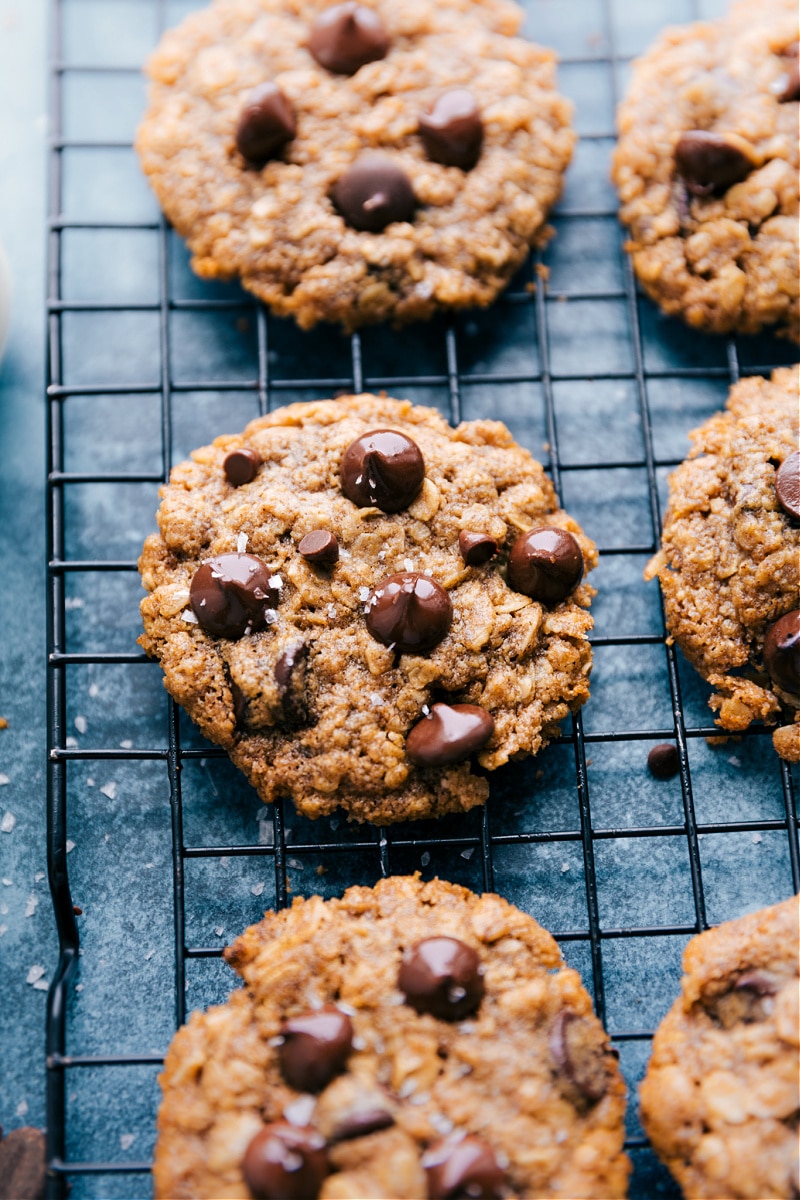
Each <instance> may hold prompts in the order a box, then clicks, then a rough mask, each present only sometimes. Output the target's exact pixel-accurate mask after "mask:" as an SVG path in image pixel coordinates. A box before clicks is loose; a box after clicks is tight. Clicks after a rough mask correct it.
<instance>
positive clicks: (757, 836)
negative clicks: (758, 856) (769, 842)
mask: <svg viewBox="0 0 800 1200" xmlns="http://www.w3.org/2000/svg"><path fill="white" fill-rule="evenodd" d="M763 840H764V839H763V838H762V836H761V834H760V833H754V834H753V841H754V842H755V844H756V846H757V845H758V843H759V842H763Z"/></svg>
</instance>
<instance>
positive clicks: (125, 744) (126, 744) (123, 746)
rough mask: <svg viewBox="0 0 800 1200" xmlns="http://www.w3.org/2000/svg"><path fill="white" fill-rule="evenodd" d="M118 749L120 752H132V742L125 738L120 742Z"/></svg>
mask: <svg viewBox="0 0 800 1200" xmlns="http://www.w3.org/2000/svg"><path fill="white" fill-rule="evenodd" d="M119 748H120V750H132V749H133V742H132V741H131V740H130V738H125V739H124V740H123V741H121V742H120V744H119Z"/></svg>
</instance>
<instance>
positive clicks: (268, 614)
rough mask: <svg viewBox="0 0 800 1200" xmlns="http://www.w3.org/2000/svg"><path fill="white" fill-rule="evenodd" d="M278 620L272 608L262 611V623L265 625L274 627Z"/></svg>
mask: <svg viewBox="0 0 800 1200" xmlns="http://www.w3.org/2000/svg"><path fill="white" fill-rule="evenodd" d="M277 619H278V614H277V612H276V611H275V609H274V608H265V609H264V623H265V624H266V625H274V624H275V622H276V621H277Z"/></svg>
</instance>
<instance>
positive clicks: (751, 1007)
mask: <svg viewBox="0 0 800 1200" xmlns="http://www.w3.org/2000/svg"><path fill="white" fill-rule="evenodd" d="M797 952H798V900H797V897H796V896H795V897H794V898H793V899H791V900H786V901H785V902H784V903H783V904H776V905H774V906H773V907H771V908H764V909H762V910H761V911H760V912H756V913H751V914H750V916H747V917H741V918H740V919H739V920H738V921H728V922H726V923H725V924H724V925H719V926H718V927H717V928H716V929H711V930H709V931H708V932H707V933H701V934H700V936H699V937H696V938H692V940H691V941H690V942H689V945H688V946H687V947H686V950H685V951H684V955H683V969H684V972H685V973H684V976H683V980H682V983H681V988H682V995H681V996H680V998H679V999H678V1000H676V1001H675V1003H674V1004H673V1006H672V1008H671V1009H670V1011H669V1012H668V1014H667V1016H666V1017H665V1018H664V1020H663V1021H662V1023H661V1025H660V1026H659V1029H658V1031H657V1032H656V1036H655V1039H654V1041H653V1055H652V1058H651V1059H650V1065H649V1066H648V1069H647V1075H646V1077H645V1079H644V1082H643V1083H642V1088H641V1111H642V1121H643V1123H644V1126H645V1129H646V1130H647V1133H648V1135H649V1137H650V1140H651V1141H652V1143H653V1146H654V1147H655V1149H656V1151H657V1152H658V1154H659V1155H660V1157H661V1158H662V1159H663V1160H664V1162H665V1163H666V1165H667V1166H668V1167H669V1169H670V1171H671V1172H672V1174H673V1175H674V1176H675V1178H676V1179H677V1181H678V1183H679V1184H680V1185H681V1187H682V1189H683V1193H684V1195H685V1196H692V1197H708V1198H709V1200H719V1197H721V1196H725V1197H730V1198H732V1200H733V1198H736V1200H738V1198H739V1197H741V1198H742V1200H744V1198H748V1200H763V1198H764V1197H767V1196H769V1197H772V1198H778V1197H786V1198H787V1200H792V1198H793V1197H796V1196H797V1195H798V1193H800V1176H798V1142H797V1126H798V1119H799V1118H800V1096H799V1095H798V1027H799V1023H798V959H797Z"/></svg>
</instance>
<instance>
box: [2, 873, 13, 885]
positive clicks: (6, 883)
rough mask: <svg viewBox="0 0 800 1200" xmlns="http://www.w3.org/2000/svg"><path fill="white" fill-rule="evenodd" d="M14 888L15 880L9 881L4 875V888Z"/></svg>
mask: <svg viewBox="0 0 800 1200" xmlns="http://www.w3.org/2000/svg"><path fill="white" fill-rule="evenodd" d="M13 886H14V880H13V879H9V878H8V876H7V875H4V876H3V887H13Z"/></svg>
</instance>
